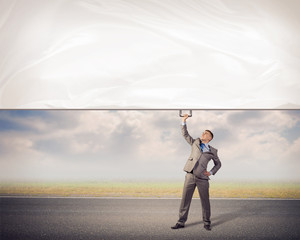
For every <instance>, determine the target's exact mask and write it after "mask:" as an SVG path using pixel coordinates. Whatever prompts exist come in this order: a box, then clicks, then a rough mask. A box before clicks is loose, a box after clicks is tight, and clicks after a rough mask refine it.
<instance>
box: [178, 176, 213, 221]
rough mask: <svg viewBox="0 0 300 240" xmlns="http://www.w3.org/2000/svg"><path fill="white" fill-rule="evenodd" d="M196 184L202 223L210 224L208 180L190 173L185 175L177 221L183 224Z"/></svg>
mask: <svg viewBox="0 0 300 240" xmlns="http://www.w3.org/2000/svg"><path fill="white" fill-rule="evenodd" d="M196 186H197V189H198V192H199V196H200V200H201V205H202V218H203V221H204V224H205V225H210V202H209V182H208V180H206V179H200V178H198V177H196V176H195V175H193V174H192V173H187V174H186V176H185V182H184V187H183V193H182V199H181V204H180V208H179V220H178V223H179V224H181V225H184V224H185V222H186V220H187V217H188V214H189V209H190V205H191V201H192V197H193V194H194V191H195V188H196Z"/></svg>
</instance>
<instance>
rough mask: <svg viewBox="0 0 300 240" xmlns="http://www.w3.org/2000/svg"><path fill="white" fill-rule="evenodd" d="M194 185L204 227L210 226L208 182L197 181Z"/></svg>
mask: <svg viewBox="0 0 300 240" xmlns="http://www.w3.org/2000/svg"><path fill="white" fill-rule="evenodd" d="M196 185H197V189H198V192H199V196H200V200H201V205H202V218H203V222H204V225H210V201H209V182H208V180H203V179H197V180H196Z"/></svg>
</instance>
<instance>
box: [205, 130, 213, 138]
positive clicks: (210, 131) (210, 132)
mask: <svg viewBox="0 0 300 240" xmlns="http://www.w3.org/2000/svg"><path fill="white" fill-rule="evenodd" d="M205 131H207V132H209V133H210V135H211V140H212V139H213V138H214V134H213V133H212V131H210V130H205Z"/></svg>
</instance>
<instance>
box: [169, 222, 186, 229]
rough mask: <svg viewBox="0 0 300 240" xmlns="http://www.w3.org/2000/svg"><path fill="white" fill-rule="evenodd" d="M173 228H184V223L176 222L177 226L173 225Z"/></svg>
mask: <svg viewBox="0 0 300 240" xmlns="http://www.w3.org/2000/svg"><path fill="white" fill-rule="evenodd" d="M171 228H172V229H178V228H184V225H181V224H179V223H176V224H175V226H173V227H171Z"/></svg>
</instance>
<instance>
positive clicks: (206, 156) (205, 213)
mask: <svg viewBox="0 0 300 240" xmlns="http://www.w3.org/2000/svg"><path fill="white" fill-rule="evenodd" d="M187 118H188V114H185V115H184V117H182V126H181V129H182V135H183V137H184V138H185V140H186V141H187V142H188V143H189V144H190V145H191V154H190V156H189V158H188V160H187V162H186V164H185V166H184V169H183V170H184V171H186V172H187V173H186V176H185V182H184V186H183V193H182V199H181V204H180V208H179V219H178V221H177V223H176V224H175V226H173V227H171V228H172V229H178V228H183V227H184V224H185V222H186V220H187V217H188V213H189V209H190V205H191V201H192V197H193V194H194V191H195V188H196V187H197V189H198V192H199V196H200V200H201V205H202V218H203V222H204V228H205V229H206V230H211V225H210V224H211V222H210V202H209V182H208V180H210V178H209V176H210V175H215V174H216V172H217V171H218V170H219V169H220V167H221V161H220V159H219V157H218V153H217V149H215V148H213V147H212V146H210V145H209V144H208V143H209V142H210V141H211V140H212V139H213V137H214V135H213V133H212V132H211V131H210V130H205V131H204V132H203V133H202V135H201V137H200V138H196V139H194V138H192V137H191V136H190V135H189V133H188V131H187V126H186V119H187ZM210 160H213V162H214V167H213V168H212V169H211V170H210V171H209V172H208V171H207V164H208V162H209V161H210Z"/></svg>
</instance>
